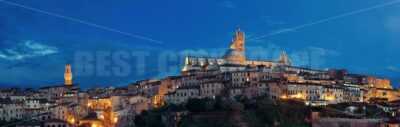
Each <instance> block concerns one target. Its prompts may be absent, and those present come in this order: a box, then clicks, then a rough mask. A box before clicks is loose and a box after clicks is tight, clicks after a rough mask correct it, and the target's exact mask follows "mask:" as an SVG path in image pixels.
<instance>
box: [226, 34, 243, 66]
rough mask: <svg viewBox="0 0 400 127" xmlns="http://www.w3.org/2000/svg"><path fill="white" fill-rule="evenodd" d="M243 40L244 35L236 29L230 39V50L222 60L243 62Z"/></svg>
mask: <svg viewBox="0 0 400 127" xmlns="http://www.w3.org/2000/svg"><path fill="white" fill-rule="evenodd" d="M244 39H245V36H244V33H243V32H242V31H240V29H237V30H236V32H235V35H234V37H233V39H232V43H231V46H230V49H229V50H228V51H227V52H226V53H225V54H224V56H223V58H225V59H227V60H229V61H234V62H245V61H246V57H245V45H244Z"/></svg>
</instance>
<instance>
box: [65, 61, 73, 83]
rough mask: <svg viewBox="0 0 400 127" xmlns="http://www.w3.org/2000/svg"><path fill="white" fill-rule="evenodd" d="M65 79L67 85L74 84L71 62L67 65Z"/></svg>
mask: <svg viewBox="0 0 400 127" xmlns="http://www.w3.org/2000/svg"><path fill="white" fill-rule="evenodd" d="M64 80H65V85H72V72H71V65H70V64H67V65H65V72H64Z"/></svg>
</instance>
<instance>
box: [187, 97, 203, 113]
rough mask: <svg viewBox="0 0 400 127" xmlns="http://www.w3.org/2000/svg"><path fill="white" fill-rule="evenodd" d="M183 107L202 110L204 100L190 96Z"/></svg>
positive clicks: (194, 110) (193, 110)
mask: <svg viewBox="0 0 400 127" xmlns="http://www.w3.org/2000/svg"><path fill="white" fill-rule="evenodd" d="M185 107H186V109H187V110H189V111H191V112H203V111H205V101H204V100H203V99H198V98H190V99H188V101H187V102H186V106H185Z"/></svg>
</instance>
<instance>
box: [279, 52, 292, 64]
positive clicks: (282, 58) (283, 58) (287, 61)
mask: <svg viewBox="0 0 400 127" xmlns="http://www.w3.org/2000/svg"><path fill="white" fill-rule="evenodd" d="M278 62H281V63H284V64H285V65H289V66H290V65H291V64H292V63H291V61H290V59H289V58H288V56H287V54H286V52H285V51H282V53H281V55H280V56H279V59H278Z"/></svg>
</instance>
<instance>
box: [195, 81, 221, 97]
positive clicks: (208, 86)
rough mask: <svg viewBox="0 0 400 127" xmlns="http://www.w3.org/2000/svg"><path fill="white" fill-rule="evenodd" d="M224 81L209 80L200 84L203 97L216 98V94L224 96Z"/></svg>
mask: <svg viewBox="0 0 400 127" xmlns="http://www.w3.org/2000/svg"><path fill="white" fill-rule="evenodd" d="M224 86H225V85H224V83H222V82H218V81H215V82H208V83H202V84H200V96H201V97H202V98H215V97H216V96H223V93H224Z"/></svg>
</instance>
